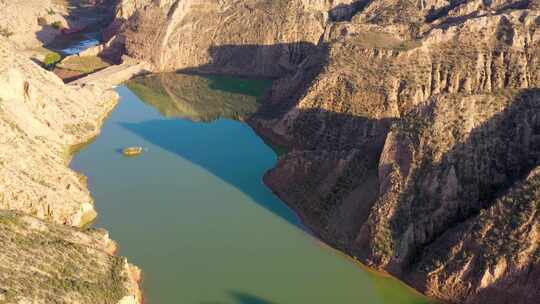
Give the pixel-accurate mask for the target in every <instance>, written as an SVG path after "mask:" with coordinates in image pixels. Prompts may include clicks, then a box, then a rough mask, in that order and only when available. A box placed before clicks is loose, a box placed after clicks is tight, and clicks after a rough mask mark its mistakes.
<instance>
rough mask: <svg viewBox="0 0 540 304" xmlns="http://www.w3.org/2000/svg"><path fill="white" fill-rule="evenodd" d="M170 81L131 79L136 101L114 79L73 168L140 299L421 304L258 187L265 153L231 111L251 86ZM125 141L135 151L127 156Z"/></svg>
mask: <svg viewBox="0 0 540 304" xmlns="http://www.w3.org/2000/svg"><path fill="white" fill-rule="evenodd" d="M171 77H172V78H167V79H168V80H171V79H172V80H174V81H172V82H171V81H169V82H168V83H162V81H163V79H160V78H153V79H151V80H150V81H138V82H137V81H136V82H135V84H136V85H137V86H138V87H137V90H136V91H137V92H138V94H139V95H140V96H144V98H145V100H141V99H140V98H139V97H138V96H137V95H135V93H133V91H131V90H130V89H129V88H128V87H127V86H122V87H119V88H118V92H119V93H120V95H121V103H120V105H119V106H118V107H117V108H116V110H115V111H114V113H112V115H111V117H110V118H109V119H108V121H107V122H106V124H105V126H104V128H103V132H102V134H101V135H100V136H99V137H98V138H97V139H96V140H95V141H94V142H92V143H91V144H90V145H88V146H87V147H86V148H84V149H83V150H82V151H80V152H79V153H78V154H77V155H76V157H75V159H74V161H73V164H72V166H73V168H74V169H75V170H77V171H80V172H82V173H84V174H85V175H87V176H88V177H89V186H90V189H91V191H92V194H93V196H94V198H95V201H96V206H97V209H98V212H99V219H98V221H97V223H96V225H97V226H100V227H104V228H106V229H107V230H109V231H110V233H111V237H112V238H113V239H115V240H116V241H118V243H119V244H120V247H121V251H120V254H122V255H124V256H127V257H128V259H129V260H130V262H132V263H134V264H136V265H137V266H139V267H141V268H142V269H143V276H144V282H143V289H144V293H145V301H146V302H147V303H150V304H154V303H160V304H161V303H182V304H196V303H197V304H227V303H229V304H235V303H236V304H267V303H280V304H287V303H289V304H302V303H305V304H331V303H336V304H352V303H355V304H359V303H365V304H379V303H380V304H390V303H392V304H394V303H395V304H420V303H427V301H426V300H425V299H424V298H423V297H420V296H419V295H417V294H416V293H413V292H412V291H410V290H409V289H408V288H406V287H405V286H403V285H402V284H400V283H399V282H397V281H396V280H393V279H390V278H383V277H380V276H377V275H373V274H371V273H368V272H366V271H364V270H362V269H361V268H359V267H358V266H357V265H355V264H354V263H353V262H351V261H349V260H348V259H346V258H344V257H343V256H341V255H340V254H338V253H336V252H334V251H332V250H329V249H328V248H326V247H325V246H322V245H321V244H320V243H318V242H317V241H316V240H315V239H313V238H312V237H311V236H310V235H309V234H307V233H306V232H305V231H304V230H303V229H302V228H301V227H302V226H301V223H300V222H299V221H298V218H297V217H296V216H295V215H294V214H293V213H292V212H291V211H290V210H289V209H288V208H287V207H286V206H285V205H284V204H283V203H282V202H281V201H280V200H279V199H278V198H277V197H276V196H274V195H273V194H272V192H271V191H270V190H269V189H268V188H266V187H265V185H264V184H263V182H262V176H263V174H264V172H265V171H267V170H268V169H270V168H271V167H273V166H274V164H275V163H276V160H277V159H276V154H275V152H274V151H273V150H272V149H271V148H270V147H268V146H267V145H266V144H265V143H264V142H263V141H262V140H261V138H259V137H258V136H257V135H256V134H255V133H254V132H253V130H252V129H250V127H249V126H247V125H246V124H245V123H243V122H241V121H239V120H233V119H230V117H234V118H236V119H240V120H241V119H243V117H244V116H243V115H248V114H249V111H250V110H251V109H252V105H253V104H254V105H256V104H257V101H256V96H255V95H258V93H260V92H259V91H261V90H262V89H263V87H264V85H263V84H262V83H260V82H252V81H248V80H238V79H233V78H227V79H223V78H205V77H199V76H185V75H183V76H174V75H173V76H171ZM192 77H196V78H192ZM145 83H151V84H152V85H148V86H147V87H144V84H145ZM133 84H134V83H133V82H132V83H131V84H130V86H131V87H133ZM141 84H143V86H141ZM171 86H173V87H171ZM242 87H244V88H245V87H247V88H248V90H247V94H242V90H240V89H239V88H242ZM259 87H260V88H259ZM228 88H231V89H228ZM254 88H259V89H256V90H255V91H256V92H255V93H254V92H253V90H254ZM193 90H195V91H196V92H193ZM201 90H202V91H203V92H205V93H204V94H202V95H204V98H203V100H205V101H204V103H202V102H201V99H200V98H201V97H200V96H201V94H200V92H201ZM205 90H206V91H205ZM171 92H173V93H171ZM256 93H257V94H256ZM208 96H212V97H208ZM238 100H243V102H242V103H238V102H236V101H238ZM167 103H170V104H167ZM201 103H202V105H201ZM251 103H253V104H251ZM246 105H249V106H246ZM236 107H240V108H242V110H235V109H236ZM216 108H219V109H221V110H216ZM158 109H160V110H158ZM246 109H247V110H246ZM160 111H161V112H160ZM201 111H207V112H208V111H209V112H210V114H208V113H201ZM220 113H222V115H221V116H220ZM231 113H234V115H233V114H231ZM164 115H166V116H167V117H166V116H164ZM178 117H181V118H178ZM223 117H229V118H223ZM127 146H143V147H144V148H145V153H144V154H143V155H142V156H140V157H135V158H126V157H124V156H122V155H121V153H119V151H120V149H121V148H123V147H127Z"/></svg>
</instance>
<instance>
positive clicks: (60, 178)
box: [0, 39, 117, 226]
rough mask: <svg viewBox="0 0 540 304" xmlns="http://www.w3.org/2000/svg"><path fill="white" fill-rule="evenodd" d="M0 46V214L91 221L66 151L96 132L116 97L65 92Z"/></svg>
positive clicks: (89, 90)
mask: <svg viewBox="0 0 540 304" xmlns="http://www.w3.org/2000/svg"><path fill="white" fill-rule="evenodd" d="M17 53H18V50H17V49H16V47H15V46H13V45H12V44H11V43H9V42H7V41H5V39H2V40H0V79H1V80H2V83H4V85H2V90H0V99H1V100H0V130H1V131H0V132H1V134H2V139H1V140H0V164H1V165H0V208H1V209H11V210H19V211H23V212H25V213H28V214H32V215H35V216H37V217H39V218H43V219H48V220H50V221H54V222H57V223H64V224H68V225H73V226H80V225H83V224H84V223H85V222H87V221H89V220H91V219H92V218H93V217H95V211H94V208H93V205H92V198H91V197H90V194H89V192H88V189H87V188H86V184H85V180H84V178H83V177H82V176H80V175H79V174H78V173H76V172H74V171H73V170H71V169H69V168H68V162H69V158H70V156H69V154H68V147H69V146H72V145H75V144H79V143H82V142H84V141H86V140H88V139H90V138H92V137H93V136H95V135H96V134H97V133H98V132H99V125H100V124H101V120H102V119H103V117H104V116H105V115H106V114H107V113H108V112H109V111H110V110H111V109H112V107H113V106H114V104H115V102H116V98H117V96H116V93H114V92H113V91H110V90H105V89H103V88H100V87H99V86H97V85H95V86H87V87H85V88H80V87H74V86H66V85H64V84H63V82H62V81H61V80H60V79H59V78H58V77H57V76H56V75H54V74H52V73H50V72H48V71H45V70H44V69H42V68H41V67H39V66H38V65H37V64H35V63H33V62H32V61H30V60H29V59H26V58H24V57H22V56H20V55H18V54H17Z"/></svg>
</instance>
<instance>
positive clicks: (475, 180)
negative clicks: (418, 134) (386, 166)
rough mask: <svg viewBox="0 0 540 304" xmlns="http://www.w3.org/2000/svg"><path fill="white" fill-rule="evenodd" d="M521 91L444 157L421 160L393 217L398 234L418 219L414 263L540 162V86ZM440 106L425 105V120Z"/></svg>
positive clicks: (415, 224) (490, 203)
mask: <svg viewBox="0 0 540 304" xmlns="http://www.w3.org/2000/svg"><path fill="white" fill-rule="evenodd" d="M515 94H516V95H513V96H512V95H510V96H508V98H512V101H511V103H510V104H509V105H508V106H507V107H506V108H505V109H504V110H503V111H501V112H499V113H497V114H495V115H493V116H492V117H491V118H490V119H489V120H487V121H486V122H484V123H483V124H482V125H480V126H478V127H476V128H474V129H473V130H472V131H471V132H470V134H469V136H468V137H467V138H466V140H465V141H464V142H462V143H457V144H456V145H454V146H453V147H452V148H451V149H450V150H449V151H448V152H446V153H445V154H444V155H443V156H442V158H441V160H440V161H434V160H432V159H431V158H430V157H425V158H424V159H423V160H422V162H421V163H419V164H418V165H417V166H418V169H416V170H415V173H413V174H414V176H413V177H412V180H414V181H415V182H414V183H409V187H408V188H407V189H405V191H404V192H403V195H402V197H401V199H400V200H401V202H400V205H401V206H400V209H399V210H398V211H399V212H396V214H395V215H394V217H393V219H392V222H393V227H395V229H396V230H397V231H399V232H398V235H400V234H402V233H404V232H405V231H404V230H405V229H406V228H407V227H409V225H414V227H415V228H416V229H415V230H417V232H416V233H418V235H422V237H421V238H419V239H418V240H415V241H414V242H413V244H414V245H413V247H412V248H411V249H412V254H411V255H409V257H410V258H411V259H410V260H409V261H410V262H411V263H413V264H414V263H416V262H418V259H420V258H421V254H418V253H421V252H422V250H423V248H425V247H426V246H429V245H430V244H432V243H433V242H435V241H436V240H437V239H438V238H439V237H440V236H441V235H442V234H443V233H445V232H446V231H448V230H449V229H452V228H453V227H457V226H458V225H460V224H461V223H463V222H464V221H466V220H468V219H470V218H472V217H475V216H476V215H478V213H479V212H480V211H481V210H482V209H486V208H489V207H490V206H491V205H492V204H493V203H494V202H495V201H496V200H497V199H498V198H499V197H501V196H502V195H504V194H505V193H506V192H508V190H509V189H510V188H511V187H512V186H513V185H515V184H516V182H519V181H521V180H523V179H525V178H526V177H527V175H528V174H529V172H530V171H531V170H532V169H533V168H535V167H536V166H538V165H540V119H538V114H539V113H540V89H526V90H521V91H519V92H516V93H515ZM503 98H507V97H503ZM494 100H497V99H494ZM447 102H448V101H447ZM490 102H493V101H490ZM499 102H502V101H500V100H499ZM435 107H436V105H435V104H428V105H427V106H426V107H425V108H423V109H421V110H420V111H424V114H423V115H420V116H418V117H417V118H422V117H424V118H425V115H427V117H428V119H427V121H425V123H426V124H428V125H429V124H432V123H433V121H431V120H430V119H429V117H430V116H431V117H432V116H433V113H434V108H435ZM426 149H427V148H424V150H426ZM426 151H427V150H426ZM424 153H429V152H424ZM427 156H429V155H427ZM452 174H454V175H455V180H456V181H455V184H456V185H455V186H449V184H453V183H454V182H448V181H449V180H450V179H453V177H452V178H451V177H450V176H451V175H452ZM430 185H431V186H430ZM433 185H436V186H433ZM433 187H436V189H435V190H434V189H433ZM407 197H408V198H409V199H411V200H408V199H407ZM443 203H444V204H445V205H444V206H443V205H442V204H443ZM441 209H444V212H442V210H441ZM421 229H424V230H421ZM426 229H429V230H426Z"/></svg>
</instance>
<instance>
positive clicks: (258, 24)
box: [118, 0, 540, 303]
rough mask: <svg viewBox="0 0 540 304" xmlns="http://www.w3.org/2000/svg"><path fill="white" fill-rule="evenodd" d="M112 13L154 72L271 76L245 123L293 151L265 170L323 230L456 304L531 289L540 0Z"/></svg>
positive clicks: (255, 3) (159, 7)
mask: <svg viewBox="0 0 540 304" xmlns="http://www.w3.org/2000/svg"><path fill="white" fill-rule="evenodd" d="M128 7H129V9H128ZM123 9H124V10H123V12H124V14H123V19H122V20H121V21H122V22H121V24H122V26H121V28H122V29H121V31H120V34H119V36H121V37H123V38H122V40H123V41H125V49H126V50H125V52H126V53H127V54H129V55H130V56H132V57H135V58H137V59H139V60H143V61H147V62H150V63H151V64H152V66H153V69H154V70H156V71H167V70H176V69H197V70H198V71H201V72H213V73H227V74H242V75H255V76H267V77H276V78H277V80H276V81H275V82H274V85H273V88H272V91H271V93H270V94H269V96H268V98H267V102H266V104H265V105H264V106H263V107H262V109H261V110H260V111H259V112H258V113H257V114H256V115H254V116H253V117H251V119H250V122H251V123H252V125H253V126H254V127H255V128H256V129H257V130H258V131H260V133H262V134H264V135H265V136H267V137H270V138H272V139H273V140H274V141H278V142H280V143H283V144H286V145H288V146H289V147H290V148H292V149H293V151H292V152H291V153H289V154H287V155H285V156H284V157H282V158H281V159H280V161H279V163H278V165H277V167H276V168H275V169H274V170H272V171H271V172H269V173H268V174H267V176H266V178H265V180H266V182H267V183H268V185H269V186H270V187H271V188H272V189H274V191H276V192H277V193H278V194H279V195H280V196H281V197H282V198H283V199H284V200H285V201H286V202H287V203H289V204H290V205H291V206H292V207H294V208H295V209H296V210H297V211H298V212H299V214H300V216H301V217H302V218H303V219H304V221H305V222H306V223H307V224H308V225H309V226H310V227H311V228H313V230H314V231H315V232H316V233H317V234H319V235H320V236H321V238H323V239H324V240H325V241H327V242H328V243H330V244H332V245H334V246H335V247H337V248H339V249H341V250H344V251H346V252H348V253H350V254H352V255H354V256H357V257H359V258H360V259H361V260H362V261H364V262H365V263H367V264H368V265H370V266H371V267H374V268H377V269H380V270H385V271H388V272H390V273H392V274H394V275H396V276H398V277H400V278H402V279H404V280H405V281H406V282H408V283H409V284H411V285H412V286H414V287H415V288H417V289H418V290H421V291H422V292H424V293H426V294H427V295H430V296H432V297H435V298H438V299H442V300H446V301H449V302H458V303H486V302H490V303H509V302H514V303H534V302H535V301H536V300H535V299H537V298H538V297H539V296H540V294H539V293H538V290H539V289H538V288H536V287H535V286H538V284H540V277H539V276H538V268H539V265H540V264H539V263H540V260H539V257H540V249H539V248H538V244H539V242H540V240H539V239H538V234H539V233H540V226H539V225H540V217H539V216H538V214H539V213H538V211H539V210H540V208H539V207H540V206H539V205H538V202H539V200H540V198H539V197H537V193H538V189H537V188H538V187H539V185H540V184H539V183H538V181H537V175H538V172H537V171H538V169H537V167H538V166H539V165H540V162H539V158H538V157H539V156H538V147H539V146H538V140H539V138H540V137H539V136H540V133H539V130H540V128H539V127H538V126H537V125H538V124H539V123H540V122H539V121H538V115H540V112H539V111H538V109H539V106H540V91H539V86H540V64H539V63H540V62H539V60H540V59H539V58H540V45H539V44H540V32H539V31H538V26H539V25H540V13H539V9H540V3H539V2H538V1H537V0H529V1H514V0H496V1H480V0H470V1H446V0H441V1H435V0H428V1H409V0H405V1H403V0H385V1H369V0H367V1H323V0H321V1H315V0H314V1H301V0H289V1H262V0H250V1H218V2H216V1H204V0H202V1H160V2H159V4H156V3H153V2H152V3H150V1H147V2H145V1H127V0H125V1H124V6H123ZM119 23H120V22H118V24H119Z"/></svg>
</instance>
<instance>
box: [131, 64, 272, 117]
mask: <svg viewBox="0 0 540 304" xmlns="http://www.w3.org/2000/svg"><path fill="white" fill-rule="evenodd" d="M270 85H271V81H269V80H254V79H234V80H232V79H231V78H229V77H223V76H198V75H186V74H179V73H178V74H177V73H165V74H158V75H151V76H147V77H140V78H136V79H134V80H132V81H130V82H128V84H127V86H128V87H129V89H130V90H131V91H133V92H134V93H135V94H137V96H139V98H141V100H143V101H144V102H146V103H148V104H149V105H152V106H153V107H155V108H156V109H158V110H159V111H160V113H161V114H162V115H163V116H165V117H169V118H173V117H176V118H186V119H190V120H192V121H201V122H210V121H213V120H216V119H218V118H229V119H236V120H242V119H244V118H246V117H248V116H249V115H250V114H252V113H254V112H255V111H256V110H257V108H258V106H259V104H258V100H257V97H258V96H260V95H262V94H263V93H264V91H265V90H266V89H268V88H269V87H270Z"/></svg>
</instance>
